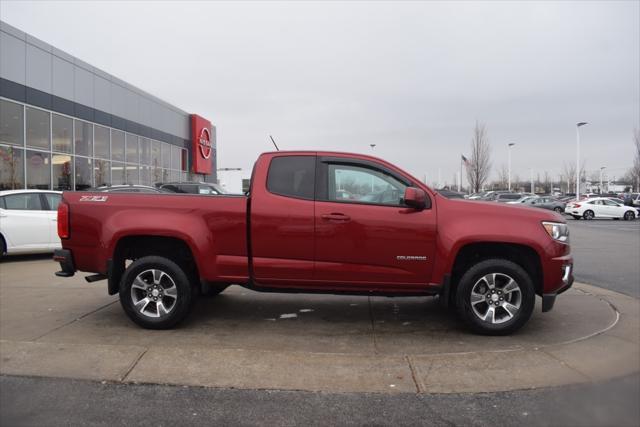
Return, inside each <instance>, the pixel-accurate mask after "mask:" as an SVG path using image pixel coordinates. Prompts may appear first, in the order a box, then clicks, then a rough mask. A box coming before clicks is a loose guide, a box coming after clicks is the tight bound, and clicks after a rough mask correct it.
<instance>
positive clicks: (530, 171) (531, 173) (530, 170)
mask: <svg viewBox="0 0 640 427" xmlns="http://www.w3.org/2000/svg"><path fill="white" fill-rule="evenodd" d="M529 174H530V178H531V194H536V192H535V191H534V190H535V188H533V168H529Z"/></svg>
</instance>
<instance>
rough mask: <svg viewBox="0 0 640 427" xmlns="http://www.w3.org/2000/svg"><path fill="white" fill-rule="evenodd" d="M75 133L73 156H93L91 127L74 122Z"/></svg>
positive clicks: (88, 124) (77, 121)
mask: <svg viewBox="0 0 640 427" xmlns="http://www.w3.org/2000/svg"><path fill="white" fill-rule="evenodd" d="M75 132H76V134H75V140H76V141H75V154H76V155H79V156H89V157H91V156H93V125H92V124H91V123H87V122H82V121H80V120H76V121H75Z"/></svg>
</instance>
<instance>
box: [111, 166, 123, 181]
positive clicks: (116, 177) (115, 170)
mask: <svg viewBox="0 0 640 427" xmlns="http://www.w3.org/2000/svg"><path fill="white" fill-rule="evenodd" d="M124 183H125V174H124V163H116V162H113V163H112V164H111V184H112V185H121V184H124Z"/></svg>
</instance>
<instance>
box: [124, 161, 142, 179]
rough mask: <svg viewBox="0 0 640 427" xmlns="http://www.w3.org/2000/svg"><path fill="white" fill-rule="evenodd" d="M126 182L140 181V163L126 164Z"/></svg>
mask: <svg viewBox="0 0 640 427" xmlns="http://www.w3.org/2000/svg"><path fill="white" fill-rule="evenodd" d="M124 172H125V177H124V179H125V183H126V184H137V183H138V182H139V179H140V177H139V174H138V165H132V164H129V163H127V165H126V166H125V170H124Z"/></svg>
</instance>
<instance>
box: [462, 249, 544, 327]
mask: <svg viewBox="0 0 640 427" xmlns="http://www.w3.org/2000/svg"><path fill="white" fill-rule="evenodd" d="M492 274H498V275H499V276H500V277H505V276H508V277H510V278H512V279H513V280H514V281H515V282H516V284H517V286H518V287H519V292H520V296H519V298H520V301H519V303H520V305H519V309H518V310H517V312H516V313H515V314H514V315H513V316H512V317H511V318H508V316H506V318H507V319H508V320H505V321H502V323H492V322H491V321H488V320H482V319H481V318H480V317H479V316H478V315H477V314H476V313H475V312H474V310H473V308H472V304H471V292H472V290H473V289H474V287H475V286H476V285H477V284H478V283H480V282H481V281H482V278H483V277H485V276H487V275H492ZM496 288H498V285H497V283H496ZM505 298H506V294H505ZM481 304H484V303H481ZM456 306H457V308H458V315H459V316H460V317H461V318H462V320H463V321H464V322H465V323H466V324H467V326H468V327H469V328H470V329H471V330H472V331H473V332H475V333H478V334H482V335H509V334H511V333H513V332H515V331H517V330H518V329H520V328H521V327H522V326H523V325H524V324H525V323H527V321H528V320H529V318H530V317H531V314H532V313H533V308H534V306H535V288H534V286H533V281H532V280H531V277H530V276H529V274H528V273H527V272H526V271H525V270H524V269H523V268H522V267H520V266H519V265H518V264H516V263H514V262H511V261H508V260H505V259H487V260H484V261H481V262H479V263H477V264H475V265H474V266H472V267H471V268H470V269H469V270H467V272H466V273H464V275H463V276H462V278H461V279H460V282H459V284H458V288H457V291H456ZM494 310H497V309H494ZM500 310H501V314H502V311H504V314H506V313H507V310H505V309H502V308H501V309H500ZM496 312H497V311H496ZM502 317H505V316H502Z"/></svg>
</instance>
